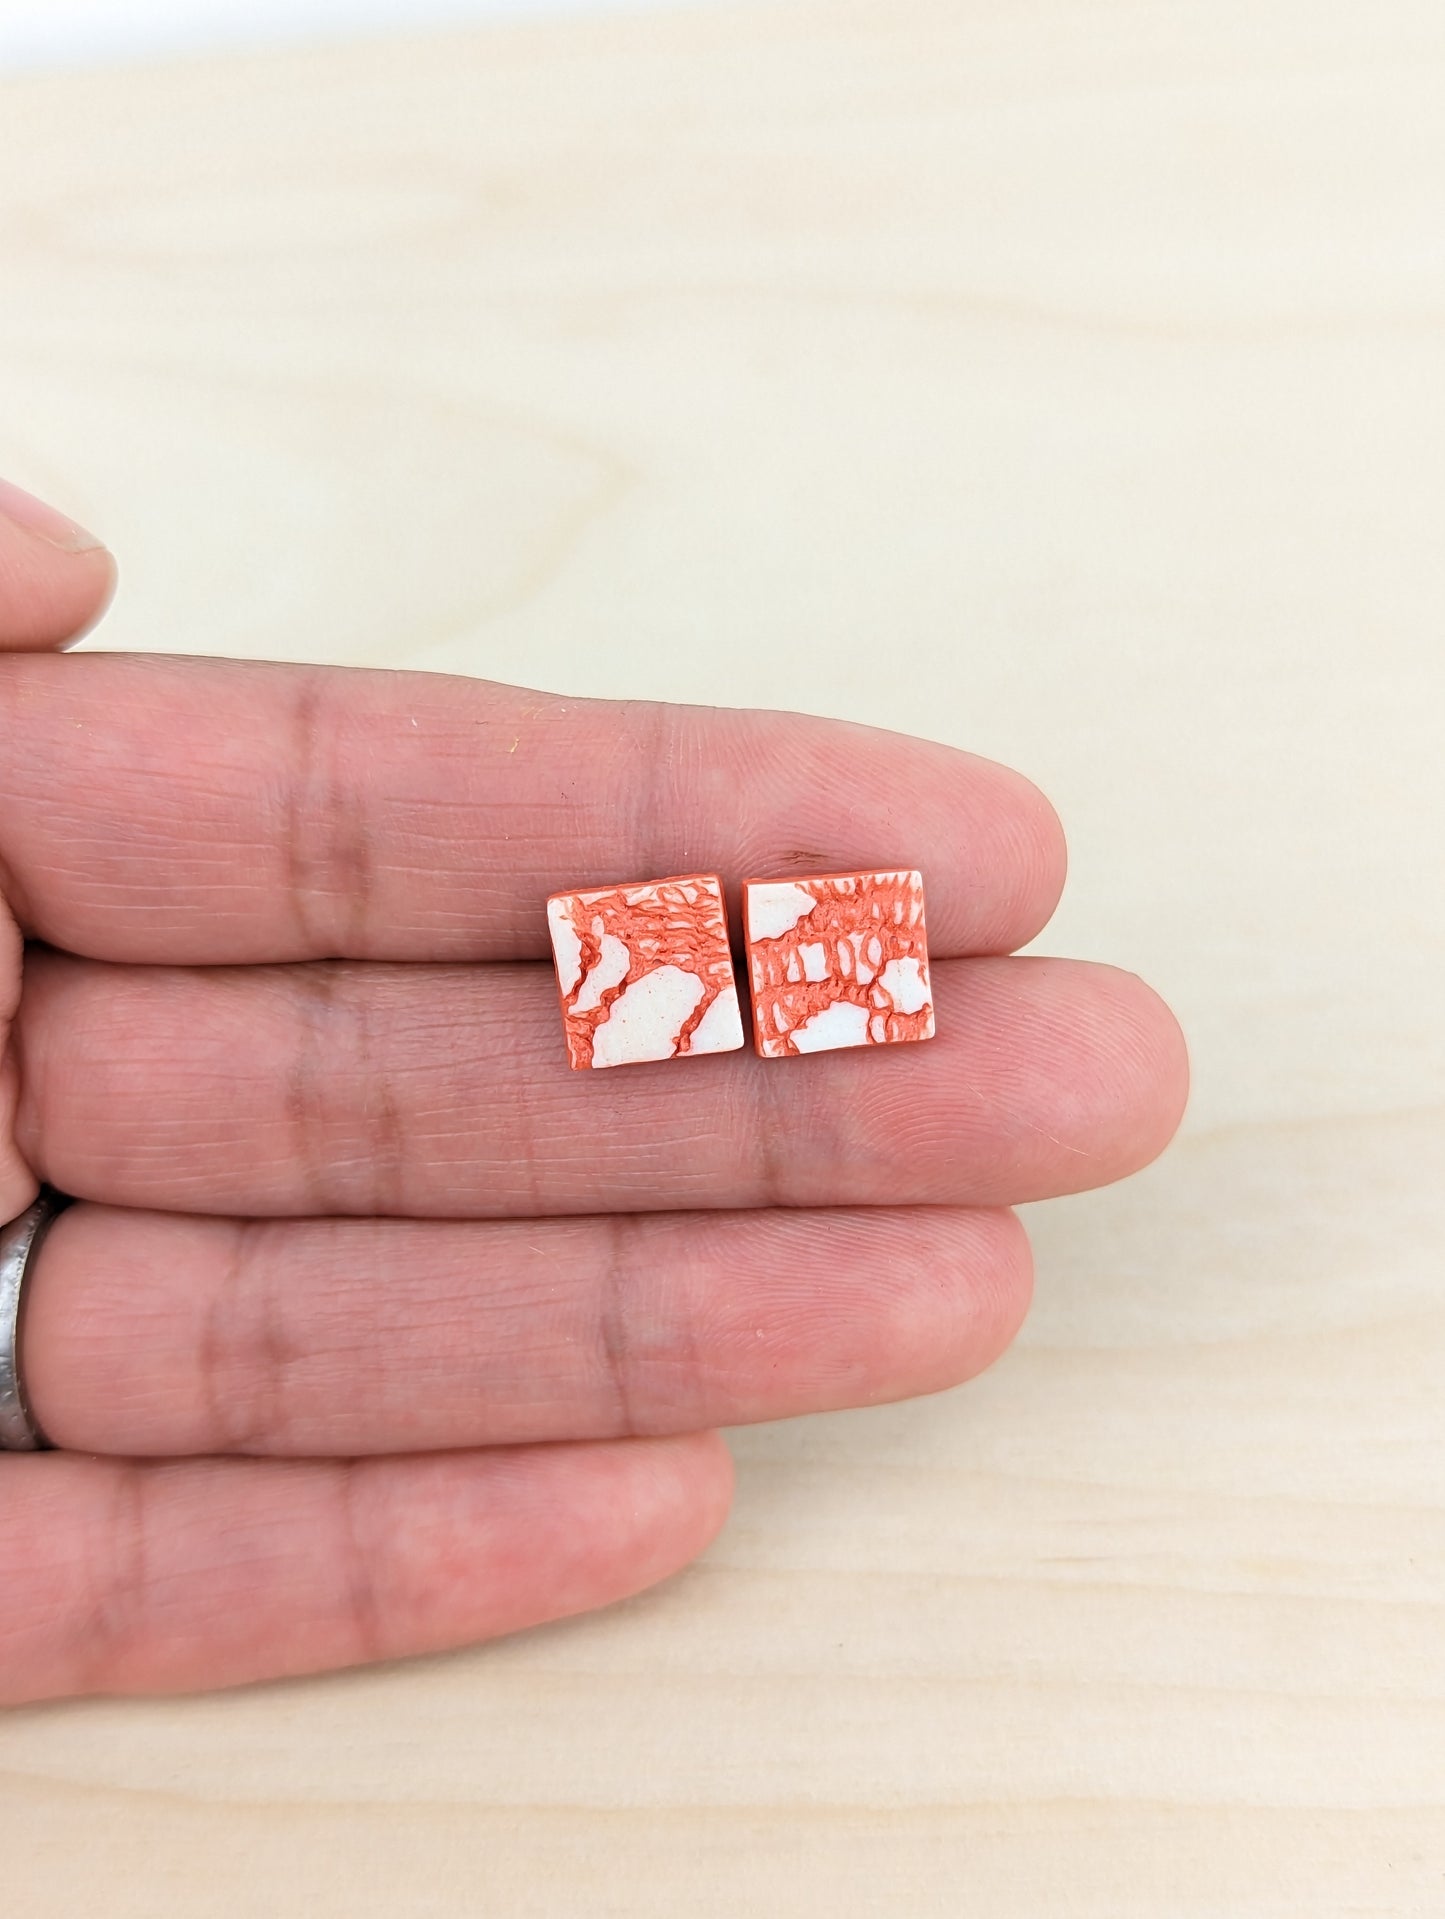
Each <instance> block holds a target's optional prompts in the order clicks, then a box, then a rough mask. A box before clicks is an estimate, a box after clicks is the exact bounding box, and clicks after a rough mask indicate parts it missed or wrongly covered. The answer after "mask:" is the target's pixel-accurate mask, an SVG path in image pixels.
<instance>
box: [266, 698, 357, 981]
mask: <svg viewBox="0 0 1445 1919" xmlns="http://www.w3.org/2000/svg"><path fill="white" fill-rule="evenodd" d="M335 685H336V681H335V679H334V677H333V676H332V675H331V674H330V673H328V672H327V671H326V669H325V668H315V669H312V670H310V671H307V672H303V673H302V674H301V675H300V676H299V679H298V681H297V684H296V688H295V692H294V695H293V700H292V727H291V732H292V741H293V758H292V762H291V770H290V775H289V778H288V781H287V786H286V807H285V826H284V831H283V839H282V843H283V847H284V852H285V861H286V876H287V885H288V889H289V892H290V897H291V899H292V902H293V905H294V909H295V916H296V925H297V929H298V932H299V934H300V939H301V944H302V946H303V948H304V950H306V951H307V952H308V953H311V954H313V955H314V956H316V957H318V958H322V957H330V956H333V955H339V954H343V953H355V952H362V951H365V950H366V948H367V945H368V929H369V924H370V919H371V901H372V893H373V877H374V853H373V847H372V843H371V827H370V815H369V808H368V804H367V799H366V795H365V793H364V791H363V792H356V791H353V790H352V789H351V787H350V785H349V782H348V781H347V780H346V778H345V777H344V775H343V772H342V768H343V766H344V765H345V756H346V749H345V745H344V738H345V735H344V729H343V725H342V721H341V718H340V717H339V710H338V708H337V705H336V702H335V700H334V698H333V695H332V690H331V689H332V688H333V687H334V686H335ZM322 902H325V910H324V911H323V910H321V907H322Z"/></svg>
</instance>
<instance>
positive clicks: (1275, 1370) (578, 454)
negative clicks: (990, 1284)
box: [0, 0, 1445, 1919]
mask: <svg viewBox="0 0 1445 1919" xmlns="http://www.w3.org/2000/svg"><path fill="white" fill-rule="evenodd" d="M1442 79H1445V15H1442V13H1441V10H1440V7H1439V5H1438V4H1437V0H1418V3H1414V4H1412V0H1387V3H1386V4H1371V5H1366V4H1363V0H1360V3H1359V4H1340V3H1339V0H1326V4H1323V5H1321V4H1307V3H1306V0H1275V4H1268V5H1264V6H1257V5H1253V4H1249V5H1246V4H1242V0H1237V3H1235V4H1225V5H1222V6H1221V5H1217V4H1209V5H1206V4H1203V3H1202V0H1178V3H1177V4H1170V5H1167V6H1165V5H1154V4H1144V3H1143V0H1136V3H1133V4H1126V3H1125V0H1079V4H1074V5H1063V4H1059V5H1048V4H1040V3H1039V0H1020V3H1019V4H1007V5H1005V4H1002V0H1000V3H999V4H995V5H988V6H985V5H980V4H963V5H953V4H943V3H942V0H938V3H937V4H927V3H915V0H906V3H905V4H886V5H885V4H883V0H878V3H877V4H873V5H853V4H847V5H844V4H839V5H836V6H814V7H810V8H795V7H792V6H788V5H782V6H776V7H760V8H757V9H756V10H753V11H750V12H742V11H737V12H734V11H719V12H717V13H706V12H700V13H695V14H688V15H680V16H677V17H647V18H639V19H618V20H617V21H613V22H607V23H599V24H583V23H578V22H573V23H570V24H563V25H558V26H556V27H552V28H545V29H542V28H538V29H532V28H528V29H525V30H522V29H512V30H502V31H496V32H491V33H486V34H479V35H476V36H474V37H466V38H446V39H438V40H434V41H426V42H416V43H412V44H407V45H405V46H402V47H397V46H380V45H378V46H370V47H360V48H356V49H350V50H346V51H342V52H336V51H330V52H319V51H318V52H316V53H314V54H293V55H288V56H286V57H284V58H277V59H272V60H260V59H258V60H244V61H243V60H233V61H229V62H223V63H217V64H210V65H208V64H193V65H183V66H176V67H174V68H170V69H167V70H156V71H154V72H144V73H132V74H127V75H113V76H109V77H97V78H74V77H72V78H67V79H64V80H56V81H44V82H42V81H28V82H26V83H24V84H18V83H17V84H12V85H10V86H8V87H7V88H5V89H4V90H0V142H3V156H4V164H3V167H0V470H3V471H7V472H8V473H9V474H10V475H11V476H12V477H14V478H15V479H17V480H19V481H22V482H27V483H29V484H31V485H34V486H36V487H37V488H39V489H40V490H42V491H46V492H48V493H50V494H51V496H52V497H54V498H56V499H57V500H58V501H59V502H61V503H62V504H63V505H65V506H66V507H67V508H69V509H70V510H72V511H74V512H76V513H77V514H79V516H80V517H81V518H82V519H85V520H87V521H89V522H90V523H93V524H94V525H95V526H96V527H97V528H98V529H100V530H101V531H103V532H104V533H105V534H106V535H107V536H108V537H109V538H110V539H111V541H112V542H113V543H114V545H115V546H116V547H117V549H118V550H119V552H120V554H121V556H122V560H123V570H124V573H125V584H124V592H123V595H122V598H121V600H120V603H119V605H118V607H117V609H116V612H115V615H114V620H113V625H112V627H111V629H110V639H111V641H112V642H113V643H115V644H124V645H127V646H154V647H162V648H167V649H174V650H203V651H214V652H225V653H237V652H241V653H256V654H267V655H273V656H292V657H304V658H309V659H334V660H351V661H358V662H403V661H405V662H409V663H413V664H418V665H422V666H429V667H438V668H451V669H463V670H468V671H476V672H485V673H489V674H494V675H497V676H499V677H503V678H509V679H516V680H521V681H526V682H535V683H537V684H541V685H545V686H551V687H558V688H562V689H566V690H568V691H571V692H577V693H583V692H586V693H637V694H644V693H645V694H653V695H663V696H674V697H682V698H690V699H721V700H725V701H729V702H738V703H742V702H752V701H764V702H770V703H778V704H788V705H800V706H808V707H813V708H817V709H821V710H825V711H831V712H836V713H842V714H848V715H855V716H859V717H866V718H870V719H879V720H882V721H885V722H888V723H892V724H895V725H898V726H901V727H905V728H909V729H912V730H918V731H923V732H928V733H933V734H940V735H943V736H946V737H948V738H950V739H953V740H956V741H958V742H960V743H966V744H968V745H970V746H973V747H975V748H977V749H979V750H982V751H984V752H988V753H993V754H995V755H997V756H998V757H1001V758H1004V759H1009V760H1012V761H1015V762H1016V763H1018V764H1019V765H1021V766H1023V767H1024V768H1026V769H1027V770H1028V771H1029V772H1030V773H1032V774H1033V775H1034V776H1035V777H1036V778H1037V779H1039V780H1040V782H1041V783H1042V784H1043V785H1044V786H1045V787H1046V788H1047V789H1048V790H1049V791H1050V792H1051V793H1052V794H1053V796H1054V797H1055V799H1056V800H1057V801H1058V803H1059V805H1060V807H1061V809H1062V811H1063V813H1064V816H1065V818H1066V821H1067V822H1068V824H1069V827H1070V830H1071V835H1072V840H1073V849H1074V877H1073V880H1072V883H1071V887H1070V892H1069V896H1068V899H1067V901H1066V904H1065V906H1064V909H1063V911H1062V912H1061V914H1060V916H1059V919H1058V921H1057V922H1056V925H1055V927H1054V928H1052V929H1051V930H1050V932H1049V934H1048V936H1047V938H1046V940H1045V941H1044V942H1043V943H1044V944H1045V945H1046V946H1047V947H1049V948H1051V949H1055V950H1071V951H1077V952H1082V953H1085V954H1088V955H1093V956H1097V957H1102V958H1109V959H1114V960H1118V961H1122V962H1123V963H1125V964H1128V965H1131V966H1135V967H1137V968H1138V969H1139V970H1140V971H1142V972H1144V973H1145V974H1146V975H1147V976H1148V977H1150V978H1151V979H1152V980H1153V981H1155V983H1157V984H1158V985H1159V986H1160V987H1161V988H1162V989H1163V990H1164V991H1165V992H1166V993H1167V994H1168V995H1169V996H1170V997H1171V998H1172V1000H1173V1001H1174V1003H1175V1004H1176V1006H1177V1007H1178V1008H1179V1010H1180V1012H1181V1014H1182V1016H1183V1018H1184V1020H1185V1023H1186V1026H1187V1027H1188V1030H1189V1032H1190V1035H1191V1038H1192V1041H1193V1045H1194V1049H1195V1054H1196V1063H1197V1075H1198V1084H1197V1093H1196V1098H1195V1102H1194V1106H1193V1110H1192V1113H1191V1117H1190V1120H1189V1123H1188V1126H1187V1130H1186V1133H1185V1136H1184V1138H1183V1140H1182V1141H1181V1143H1180V1144H1179V1146H1178V1147H1177V1148H1176V1149H1175V1150H1174V1151H1173V1152H1172V1153H1171V1154H1170V1155H1169V1156H1168V1158H1167V1159H1165V1160H1164V1161H1163V1162H1162V1163H1161V1164H1160V1165H1159V1166H1158V1167H1157V1168H1156V1169H1154V1170H1153V1171H1151V1172H1150V1173H1149V1174H1147V1175H1145V1176H1144V1177H1142V1178H1141V1179H1139V1180H1137V1181H1134V1182H1131V1183H1129V1184H1127V1185H1125V1186H1123V1187H1120V1188H1118V1189H1116V1190H1113V1191H1110V1192H1107V1193H1103V1194H1100V1195H1096V1196H1093V1197H1090V1198H1087V1199H1082V1200H1078V1201H1075V1202H1072V1203H1069V1204H1066V1205H1059V1206H1053V1207H1048V1208H1041V1209H1036V1210H1035V1213H1034V1217H1033V1220H1032V1225H1033V1228H1034V1231H1035V1235H1036V1240H1037V1245H1038V1249H1039V1256H1040V1272H1041V1277H1040V1289H1039V1299H1038V1305H1037V1308H1036V1311H1035V1313H1034V1316H1033V1319H1032V1321H1031V1324H1030V1326H1029V1328H1028V1330H1027V1332H1026V1334H1025V1336H1024V1338H1023V1340H1022V1341H1021V1343H1020V1345H1019V1347H1018V1348H1017V1349H1016V1351H1015V1352H1014V1353H1013V1354H1012V1355H1011V1356H1010V1357H1009V1358H1008V1359H1007V1360H1005V1361H1004V1362H1003V1363H1002V1364H1001V1365H1000V1366H999V1367H998V1368H997V1369H996V1370H995V1371H994V1372H993V1373H992V1374H991V1375H990V1376H989V1377H987V1378H986V1379H984V1380H982V1381H980V1382H978V1383H977V1384H976V1385H975V1386H973V1387H971V1388H969V1389H967V1390H966V1391H964V1392H961V1393H958V1394H952V1395H948V1396H945V1397H943V1398H940V1399H936V1400H932V1401H927V1402H921V1403H918V1404H914V1405H910V1406H905V1407H897V1408H890V1409H880V1410H876V1411H872V1412H869V1413H864V1414H857V1415H853V1416H847V1417H835V1418H829V1419H822V1420H815V1421H804V1422H800V1423H797V1424H794V1425H790V1426H786V1427H779V1428H772V1429H761V1430H757V1431H753V1432H749V1433H746V1434H742V1435H739V1436H738V1440H737V1452H738V1456H739V1460H740V1465H741V1493H740V1499H739V1504H738V1510H737V1515H736V1518H735V1521H734V1523H733V1525H732V1526H731V1529H730V1530H729V1531H728V1533H727V1534H726V1535H725V1537H724V1538H723V1540H722V1541H721V1543H720V1544H719V1545H718V1547H717V1548H716V1549H715V1551H714V1552H713V1553H712V1554H711V1555H710V1557H709V1558H708V1560H707V1562H706V1563H705V1564H704V1565H703V1566H701V1567H699V1568H697V1569H695V1570H694V1571H692V1572H691V1573H689V1574H687V1575H685V1576H684V1577H683V1578H681V1579H680V1580H678V1581H677V1582H675V1583H674V1584H672V1585H671V1586H669V1587H668V1588H666V1589H664V1590H663V1591H661V1592H658V1593H656V1594H654V1595H651V1596H649V1597H647V1598H644V1599H642V1600H640V1601H638V1602H636V1603H634V1604H631V1605H629V1606H626V1607H624V1608H621V1609H619V1610H617V1611H616V1612H614V1613H611V1614H609V1615H607V1616H605V1617H600V1618H597V1619H594V1620H590V1621H584V1622H580V1623H577V1624H574V1625H569V1626H565V1627H562V1628H558V1629H555V1630H548V1631H545V1632H540V1633H537V1634H535V1635H531V1636H528V1637H524V1638H521V1639H518V1640H516V1641H513V1642H510V1643H507V1644H505V1645H502V1646H499V1647H496V1648H492V1649H488V1650H481V1651H478V1652H474V1653H468V1654H462V1655H457V1656H454V1657H451V1658H446V1659H438V1660H433V1661H428V1662H422V1663H418V1664H415V1665H410V1666H404V1667H395V1668H391V1669H387V1670H383V1671H377V1672H371V1673H364V1674H359V1675H352V1676H345V1677H340V1678H337V1679H334V1680H326V1681H322V1682H318V1683H314V1684H305V1685H292V1686H285V1687H279V1688H265V1689H259V1690H256V1691H253V1692H248V1693H244V1694H238V1695H233V1696H229V1697H218V1698H208V1699H199V1700H190V1701H182V1702H172V1703H157V1704H151V1703H140V1704H115V1703H99V1704H85V1705H79V1706H72V1707H65V1708H61V1709H50V1710H43V1711H31V1712H25V1713H20V1714H16V1715H13V1716H11V1717H10V1718H8V1719H7V1720H6V1721H5V1722H4V1723H3V1724H0V1769H3V1772H4V1789H3V1793H0V1858H3V1861H4V1881H3V1883H4V1888H5V1893H6V1902H7V1906H9V1907H11V1908H13V1909H14V1910H15V1911H17V1912H24V1913H26V1914H28V1915H31V1916H32V1919H42V1916H43V1915H49V1914H71V1913H75V1914H80V1913H92V1912H99V1913H104V1914H106V1915H108V1916H110V1919H130V1915H136V1916H137V1919H139V1916H140V1915H145V1919H155V1915H157V1914H164V1913H172V1912H174V1913H184V1914H186V1915H188V1916H189V1915H195V1919H209V1916H210V1915H218V1916H219V1915H227V1916H229V1915H237V1916H238V1919H239V1915H251V1914H254V1913H256V1912H257V1911H267V1912H270V1913H275V1914H278V1915H280V1914H291V1913H296V1914H306V1915H308V1916H310V1919H326V1916H327V1915H332V1914H334V1915H338V1919H339V1916H341V1915H345V1916H346V1919H353V1915H356V1914H358V1913H361V1912H372V1911H389V1912H394V1913H398V1914H401V1915H404V1919H426V1916H428V1915H433V1914H437V1915H443V1914H444V1915H452V1914H473V1913H486V1914H488V1915H491V1914H496V1915H499V1916H502V1915H505V1916H506V1919H514V1916H516V1919H531V1915H561V1914H565V1915H571V1914H587V1915H590V1914H603V1913H606V1914H620V1915H652V1914H658V1915H664V1914H665V1915H669V1916H671V1915H676V1914H682V1913H697V1914H706V1915H713V1914H716V1915H729V1916H731V1915H735V1914H738V1913H747V1912H761V1913H769V1914H771V1913H779V1914H787V1915H792V1914H800V1915H801V1914H813V1913H819V1914H823V1913H827V1914H850V1915H851V1914H887V1915H894V1914H898V1915H915V1914H919V1915H921V1914H929V1915H931V1914H943V1915H953V1914H963V1913H967V1914H969V1915H976V1916H982V1915H988V1916H989V1919H1014V1916H1015V1915H1018V1916H1019V1919H1025V1916H1026V1919H1040V1916H1041V1915H1044V1914H1049V1915H1059V1914H1062V1915H1068V1916H1069V1919H1170V1916H1172V1915H1179V1919H1206V1915H1208V1916H1209V1919H1221V1916H1223V1915H1230V1919H1266V1915H1269V1916H1273V1915H1286V1914H1288V1915H1302V1916H1303V1915H1307V1916H1308V1919H1325V1916H1326V1915H1335V1914H1339V1915H1344V1914H1422V1915H1432V1914H1440V1913H1442V1912H1445V1304H1442V1285H1441V1267H1442V1258H1441V1251H1442V1243H1445V1234H1442V1217H1441V1215H1442V1211H1445V1206H1442V1199H1441V1186H1442V1181H1441V1169H1442V1152H1441V1149H1442V1124H1441V1119H1442V1105H1441V1084H1442V1064H1445V1060H1442V1053H1445V1045H1442V1042H1445V1019H1442V1012H1441V998H1442V994H1441V985H1442V979H1441V946H1442V930H1445V929H1442V919H1445V913H1442V889H1441V886H1440V883H1439V881H1440V873H1439V832H1440V827H1441V824H1442V818H1445V807H1442V792H1441V758H1442V756H1441V751H1440V723H1441V712H1442V704H1445V702H1442V695H1445V671H1442V664H1441V636H1442V611H1445V539H1442V528H1445V452H1442V449H1445V355H1442V348H1441V335H1440V321H1441V314H1442V310H1445V241H1442V233H1445V220H1442V202H1445V113H1442V112H1441V107H1440V102H1441V98H1442V84H1441V83H1442ZM880 662H882V663H885V664H886V665H887V666H888V667H889V669H890V670H889V671H887V672H884V671H881V670H880ZM0 750H3V749H0Z"/></svg>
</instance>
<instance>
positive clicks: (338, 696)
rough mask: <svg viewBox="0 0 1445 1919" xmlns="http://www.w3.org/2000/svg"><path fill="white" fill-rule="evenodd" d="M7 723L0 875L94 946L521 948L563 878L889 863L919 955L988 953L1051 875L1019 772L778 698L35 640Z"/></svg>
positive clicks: (448, 954) (0, 703)
mask: <svg viewBox="0 0 1445 1919" xmlns="http://www.w3.org/2000/svg"><path fill="white" fill-rule="evenodd" d="M0 738H3V739H4V741H5V750H4V754H3V756H0V886H3V889H4V891H5V893H6V894H7V896H8V898H9V902H10V905H11V907H12V909H13V911H14V912H15V914H16V916H17V917H18V918H19V920H20V921H21V924H22V926H23V928H24V930H25V932H26V933H27V934H28V935H29V936H30V937H32V938H36V939H42V940H45V941H48V942H49V943H50V944H52V945H55V946H60V947H64V948H66V949H68V950H69V951H71V952H74V953H80V954H85V955H87V956H90V957H93V958H97V959H107V960H121V961H140V962H165V961H170V962H180V963H184V964H201V965H209V964H245V963H251V962H277V961H294V960H310V959H319V958H351V959H378V960H381V959H385V960H444V959H466V960H504V959H532V958H541V957H542V956H543V955H544V954H545V953H546V951H547V934H546V922H545V917H544V913H543V902H544V901H545V899H546V897H547V895H548V894H549V893H552V892H557V891H561V890H564V889H567V888H572V887H577V886H585V885H589V884H593V883H603V882H606V881H613V880H632V879H646V878H652V877H658V876H662V875H665V874H668V873H674V872H698V871H717V872H720V873H722V874H724V875H741V874H743V873H749V874H778V875H782V874H786V873H793V872H809V871H812V872H837V871H846V870H849V869H863V868H867V867H878V866H901V865H907V866H910V867H918V868H920V869H921V870H922V872H923V874H924V878H925V881H926V883H927V886H928V907H929V933H930V940H931V944H932V947H933V950H934V951H935V952H936V953H937V954H938V955H939V956H940V957H948V956H950V955H959V954H969V953H1000V952H1008V951H1011V950H1012V949H1013V948H1014V947H1016V946H1019V945H1022V944H1023V943H1024V942H1025V941H1026V940H1029V939H1031V938H1032V937H1033V935H1034V934H1035V933H1037V932H1038V930H1039V929H1040V927H1041V926H1043V925H1044V923H1045V922H1046V921H1047V919H1048V917H1049V914H1050V913H1051V912H1052V910H1053V907H1054V905H1055V903H1056V901H1057V898H1058V893H1059V888H1060V886H1061V884H1062V879H1063V867H1064V849H1063V839H1062V835H1061V833H1060V830H1059V826H1058V822H1057V820H1056V818H1055V815H1054V813H1053V810H1052V808H1051V807H1050V806H1049V804H1048V802H1047V801H1046V800H1045V799H1044V798H1043V796H1042V794H1040V793H1039V792H1038V791H1037V789H1036V788H1035V787H1033V786H1032V785H1031V784H1030V783H1029V782H1028V781H1027V780H1025V779H1023V778H1022V777H1021V776H1020V775H1019V774H1016V773H1013V772H1010V771H1009V770H1008V769H1007V768H1005V767H1002V766H998V765H995V764H994V763H993V762H991V761H988V760H982V759H978V758H975V757H974V756H973V755H971V754H967V753H962V752H959V751H957V750H956V749H954V748H952V747H948V746H942V745H938V744H934V743H932V742H928V741H922V740H915V739H910V738H907V737H906V736H904V735H902V734H897V733H889V732H884V731H882V730H880V729H877V728H874V727H866V726H858V725H853V724H850V723H846V722H843V721H839V720H823V719H814V718H810V717H808V716H806V715H802V714H796V713H778V712H766V711H743V710H733V709H727V708H708V707H690V706H668V705H660V704H655V703H649V702H638V701H608V700H569V699H565V698H559V697H557V696H555V695H551V694H546V693H532V692H528V691H526V690H525V689H522V688H518V687H511V686H501V685H497V684H495V683H492V682H487V681H476V680H466V679H457V678H452V677H448V676H443V675H434V674H427V673H397V672H377V671H357V670H351V669H337V668H312V667H295V666H283V665H269V664H250V663H243V662H237V661H225V660H184V659H176V658H166V657H157V658H147V657H143V656H138V655H120V654H114V655H107V654H88V655H83V656H77V657H75V658H71V659H68V660H59V659H54V658H48V657H45V656H39V655H37V656H27V657H16V658H13V659H9V660H5V661H0Z"/></svg>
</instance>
